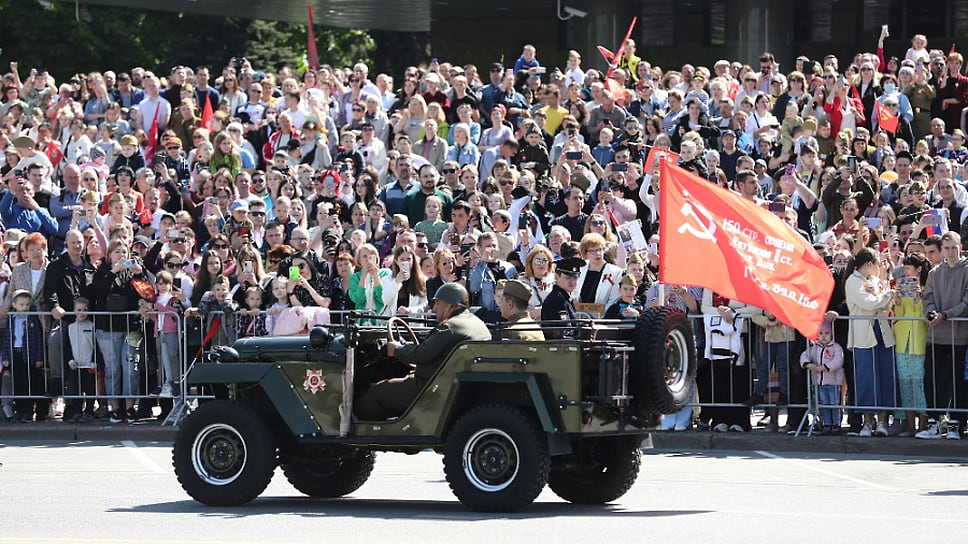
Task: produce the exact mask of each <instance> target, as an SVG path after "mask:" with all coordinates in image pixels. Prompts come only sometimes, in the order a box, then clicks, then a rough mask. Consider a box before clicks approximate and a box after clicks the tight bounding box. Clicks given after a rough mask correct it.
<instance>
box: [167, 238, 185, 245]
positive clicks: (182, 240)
mask: <svg viewBox="0 0 968 544" xmlns="http://www.w3.org/2000/svg"><path fill="white" fill-rule="evenodd" d="M171 242H172V243H173V244H184V243H186V242H188V238H172V239H171Z"/></svg>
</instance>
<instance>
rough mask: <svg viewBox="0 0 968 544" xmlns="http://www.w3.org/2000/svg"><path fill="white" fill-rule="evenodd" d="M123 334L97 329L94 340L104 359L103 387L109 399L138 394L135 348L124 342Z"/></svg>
mask: <svg viewBox="0 0 968 544" xmlns="http://www.w3.org/2000/svg"><path fill="white" fill-rule="evenodd" d="M125 334H126V333H125V332H111V331H104V330H101V329H98V330H96V331H94V339H95V340H96V341H97V347H98V349H100V350H101V356H102V357H103V358H104V387H105V392H106V393H107V395H108V396H109V397H130V396H133V395H137V394H138V375H139V373H138V372H137V371H136V370H135V364H134V356H135V355H136V354H137V350H136V348H133V347H131V346H130V345H128V343H127V342H125V340H124V336H125Z"/></svg>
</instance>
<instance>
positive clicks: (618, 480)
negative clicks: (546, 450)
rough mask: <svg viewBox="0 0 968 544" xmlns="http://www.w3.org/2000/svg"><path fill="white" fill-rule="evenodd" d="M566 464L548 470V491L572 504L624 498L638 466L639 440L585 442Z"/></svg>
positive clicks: (580, 443) (590, 439)
mask: <svg viewBox="0 0 968 544" xmlns="http://www.w3.org/2000/svg"><path fill="white" fill-rule="evenodd" d="M576 447H577V448H578V449H577V451H576V452H575V453H574V454H573V455H572V458H571V459H570V460H569V461H570V462H568V461H566V462H565V465H566V466H567V468H564V469H561V470H552V471H551V476H550V478H549V479H548V487H550V488H551V490H552V491H554V492H555V494H556V495H558V496H559V497H561V498H562V499H565V500H566V501H568V502H573V503H576V504H604V503H607V502H611V501H614V500H615V499H618V498H619V497H621V496H622V495H624V494H625V493H626V492H627V491H628V490H629V489H630V488H631V487H632V484H634V483H635V479H636V478H637V477H638V475H639V466H640V465H641V463H642V452H641V451H640V450H639V440H638V439H637V438H636V437H631V436H619V437H608V438H586V439H584V440H581V441H580V442H579V443H578V444H576Z"/></svg>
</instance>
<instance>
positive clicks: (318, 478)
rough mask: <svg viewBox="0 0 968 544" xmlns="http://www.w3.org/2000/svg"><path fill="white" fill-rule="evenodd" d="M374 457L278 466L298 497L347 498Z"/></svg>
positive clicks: (363, 480) (362, 455) (312, 460)
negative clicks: (297, 492) (298, 493)
mask: <svg viewBox="0 0 968 544" xmlns="http://www.w3.org/2000/svg"><path fill="white" fill-rule="evenodd" d="M375 460H376V455H375V454H374V453H373V452H369V451H365V452H359V453H357V454H355V455H353V456H351V457H334V456H330V457H316V458H299V459H294V460H291V461H287V462H286V463H284V464H283V465H282V472H283V474H285V475H286V479H287V480H289V483H291V484H292V486H293V487H295V488H296V489H297V490H299V492H300V493H303V494H305V495H309V496H310V497H317V498H334V497H342V496H343V495H349V494H350V493H352V492H354V491H356V490H357V489H359V488H360V486H362V485H363V484H364V483H366V480H367V479H368V478H369V477H370V473H371V472H373V464H374V462H375Z"/></svg>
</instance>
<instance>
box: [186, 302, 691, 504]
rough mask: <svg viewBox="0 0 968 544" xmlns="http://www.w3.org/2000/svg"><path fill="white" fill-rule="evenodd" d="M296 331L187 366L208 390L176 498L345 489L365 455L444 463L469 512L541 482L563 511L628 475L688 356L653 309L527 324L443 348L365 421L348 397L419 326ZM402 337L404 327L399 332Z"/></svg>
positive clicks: (231, 500) (358, 475) (602, 496)
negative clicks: (628, 317) (624, 316)
mask: <svg viewBox="0 0 968 544" xmlns="http://www.w3.org/2000/svg"><path fill="white" fill-rule="evenodd" d="M351 317H352V319H351V320H350V321H349V322H350V323H351V324H349V325H346V326H342V327H333V328H329V329H326V328H322V327H317V328H315V329H313V330H312V331H311V333H310V334H309V335H304V336H289V337H260V338H246V339H243V340H239V341H238V342H236V343H235V344H234V345H233V346H232V347H231V348H229V349H223V350H221V351H220V352H219V353H218V355H217V356H216V357H214V358H213V359H214V360H212V361H210V362H205V363H200V364H196V365H194V366H193V367H192V369H191V371H190V373H189V375H188V381H189V383H190V384H193V385H195V386H200V385H202V384H208V386H209V387H211V388H212V389H214V390H216V391H222V392H223V393H222V394H221V395H219V396H221V397H223V398H217V399H215V400H210V401H207V402H201V403H200V404H199V406H198V408H197V409H196V410H194V411H193V412H192V413H191V414H190V415H189V416H188V417H187V418H186V419H185V420H184V421H183V422H182V424H181V425H180V427H179V430H178V434H177V437H176V439H175V443H174V447H173V454H172V458H173V464H174V468H175V473H176V475H177V477H178V481H179V482H180V483H181V485H182V487H183V488H184V489H185V491H187V492H188V494H189V495H191V496H192V497H193V498H195V499H196V500H198V501H200V502H202V503H204V504H207V505H221V506H232V505H241V504H244V503H247V502H249V501H251V500H253V499H255V498H256V497H258V496H259V494H260V493H262V491H263V490H265V488H266V486H267V485H268V484H269V481H270V479H271V478H272V475H273V472H274V471H275V468H276V466H281V467H282V472H283V474H284V475H285V477H286V478H287V479H288V480H289V482H290V483H291V484H292V485H293V486H294V487H295V488H296V489H297V490H299V491H300V492H302V493H304V494H306V495H308V496H310V497H319V498H334V497H340V496H343V495H347V494H349V493H352V492H353V491H355V490H356V489H358V488H359V487H360V486H362V485H363V484H364V483H365V482H366V480H367V478H368V477H369V476H370V473H371V471H372V470H373V465H374V460H375V457H376V452H378V451H393V452H405V453H417V452H421V451H424V450H433V451H435V452H437V453H440V454H443V458H444V459H443V460H444V472H445V474H446V478H447V481H448V483H449V484H450V487H451V489H452V491H453V493H454V494H455V495H456V496H457V498H458V499H459V500H460V501H461V502H463V503H464V504H465V505H467V506H469V507H470V508H472V509H474V510H478V511H492V512H498V511H500V512H507V511H516V510H520V509H522V508H524V507H526V506H528V505H529V504H531V503H532V502H533V501H534V499H535V498H536V497H537V496H538V494H539V493H540V492H541V491H542V489H544V487H545V485H546V484H547V485H549V486H550V487H551V489H552V490H553V491H554V492H555V493H556V494H557V495H558V496H560V497H561V498H563V499H565V500H567V501H570V502H573V503H585V504H590V503H591V504H600V503H606V502H609V501H613V500H615V499H617V498H619V497H621V496H622V495H623V494H625V492H626V491H628V489H629V488H630V487H631V486H632V484H633V483H634V482H635V479H636V477H637V475H638V471H639V464H640V457H641V452H640V448H641V445H642V441H643V439H645V438H647V437H648V431H649V429H650V428H652V427H654V425H655V423H656V421H657V415H658V414H661V413H671V412H675V411H678V410H680V409H681V408H682V407H683V406H685V404H686V403H688V402H689V399H690V397H691V394H692V389H693V386H694V383H695V372H696V354H695V345H694V337H693V332H692V328H691V325H690V322H689V320H688V318H687V317H686V316H685V315H684V314H683V313H682V312H680V311H678V310H675V309H673V308H669V307H664V308H652V309H649V310H647V311H646V312H644V313H643V314H642V315H641V316H640V317H639V318H638V320H636V321H624V322H618V321H612V322H604V321H592V320H588V321H581V322H578V323H575V322H570V323H565V324H563V323H547V322H545V323H539V324H538V325H537V326H539V327H541V329H542V330H543V331H545V333H546V335H548V336H562V337H561V338H557V339H549V340H546V341H544V342H526V341H508V340H500V338H501V334H502V331H501V330H500V328H499V327H498V328H496V329H495V330H494V335H495V340H494V341H491V342H466V343H463V344H460V345H458V346H457V347H455V348H454V349H453V350H452V351H451V353H450V354H449V355H448V356H447V358H446V359H445V360H444V361H442V362H441V364H440V365H439V367H438V370H437V371H436V374H434V376H433V377H432V378H431V379H430V381H429V382H428V383H427V384H426V385H425V386H424V387H423V388H422V389H421V391H420V393H419V394H418V396H417V398H416V399H415V400H414V401H413V403H412V404H411V405H410V407H409V408H408V409H407V410H406V412H404V413H403V414H402V415H400V416H399V417H395V418H391V419H388V420H385V421H363V420H360V419H358V418H357V417H356V416H355V415H354V414H353V401H354V399H355V398H358V396H359V395H361V394H362V393H363V392H365V391H366V390H367V389H368V388H369V386H370V384H372V383H374V382H376V381H378V380H380V379H385V378H390V377H399V376H404V375H406V373H407V372H408V371H409V370H410V369H409V367H407V366H405V365H403V364H402V363H399V362H398V361H396V360H395V359H393V358H391V357H387V356H386V352H385V350H384V346H385V344H386V342H387V341H388V338H389V339H394V337H395V335H401V334H403V333H406V334H407V335H408V336H410V337H411V341H414V342H419V341H420V340H421V339H422V338H425V337H426V336H427V335H428V334H429V333H430V331H431V330H432V328H431V326H430V325H432V322H431V323H427V322H424V323H420V322H418V321H410V323H409V324H408V323H407V322H405V321H403V320H401V319H399V318H390V319H388V320H386V324H385V326H384V324H383V323H382V322H380V323H378V324H373V322H374V321H373V318H372V316H370V317H368V318H367V316H363V315H359V316H356V315H354V316H351ZM411 325H412V326H411Z"/></svg>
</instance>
